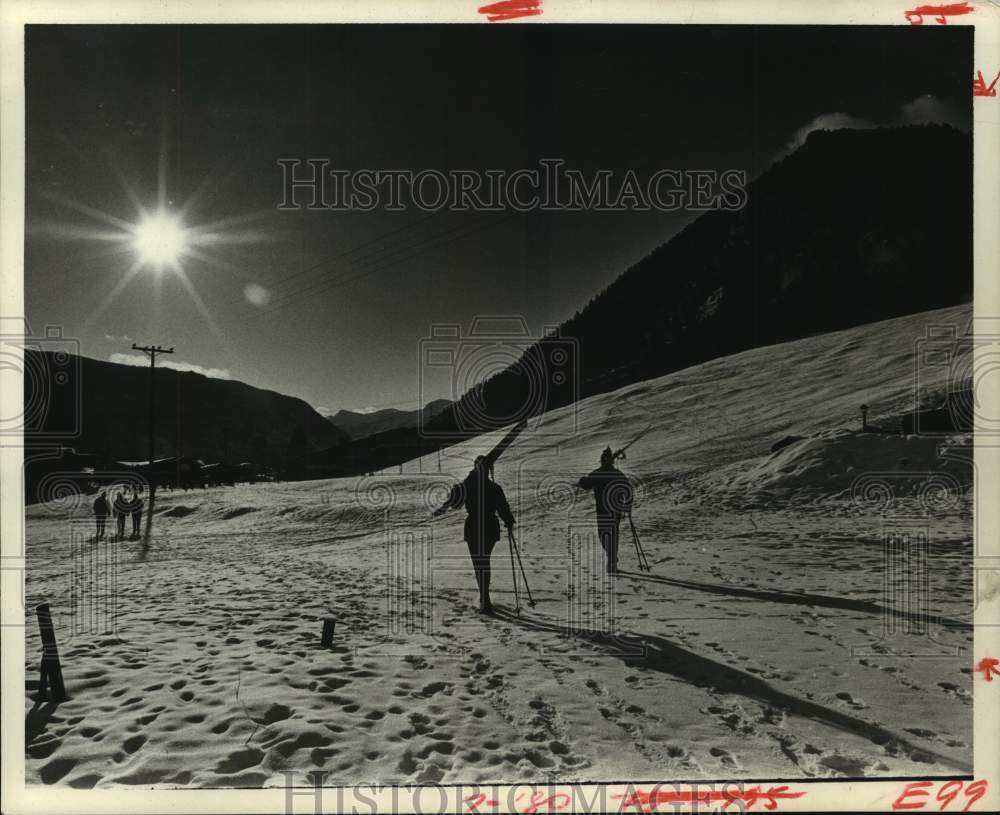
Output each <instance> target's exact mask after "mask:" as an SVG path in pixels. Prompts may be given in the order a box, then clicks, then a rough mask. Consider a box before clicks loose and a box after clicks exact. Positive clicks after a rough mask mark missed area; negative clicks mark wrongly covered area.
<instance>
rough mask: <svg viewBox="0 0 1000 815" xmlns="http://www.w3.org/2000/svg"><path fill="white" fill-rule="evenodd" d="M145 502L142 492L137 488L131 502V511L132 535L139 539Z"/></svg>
mask: <svg viewBox="0 0 1000 815" xmlns="http://www.w3.org/2000/svg"><path fill="white" fill-rule="evenodd" d="M143 506H144V502H143V500H142V494H141V493H140V492H139V490H138V489H137V490H136V491H135V492H134V493H133V494H132V500H131V501H130V502H129V511H130V512H131V514H132V537H133V539H135V540H138V539H139V528H140V527H141V526H142V509H143Z"/></svg>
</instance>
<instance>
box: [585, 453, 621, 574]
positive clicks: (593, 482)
mask: <svg viewBox="0 0 1000 815" xmlns="http://www.w3.org/2000/svg"><path fill="white" fill-rule="evenodd" d="M577 486H578V487H579V488H580V489H583V490H593V491H594V502H595V504H596V509H597V536H598V539H599V540H600V541H601V546H602V547H603V548H604V552H605V554H606V555H607V558H608V574H617V573H618V524H619V523H621V519H622V516H623V515H625V514H626V513H628V512H629V511H631V509H632V484H631V483H630V482H629V480H628V478H626V477H625V475H623V474H622V472H621V470H619V469H618V468H617V467H615V454H614V453H612V452H611V448H610V447H606V448H605V449H604V452H603V453H601V466H600V467H598V468H597V469H596V470H594V471H593V472H592V473H590V475H585V476H584V477H583V478H581V479H580V480H579V481H578V482H577Z"/></svg>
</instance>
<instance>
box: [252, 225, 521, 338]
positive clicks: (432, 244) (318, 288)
mask: <svg viewBox="0 0 1000 815" xmlns="http://www.w3.org/2000/svg"><path fill="white" fill-rule="evenodd" d="M516 215H520V213H519V212H512V213H510V214H509V215H507V216H506V217H504V218H501V219H499V220H492V219H488V220H487V221H486V222H483V221H480V222H479V223H478V224H476V225H475V226H474V227H472V228H471V229H469V228H466V227H465V226H462V227H457V228H455V229H452V230H448V231H446V232H444V233H441V234H440V235H435V236H433V237H431V238H429V239H428V240H426V241H423V242H422V243H417V244H415V245H414V246H410V247H407V250H412V249H416V248H419V247H421V246H423V245H425V244H429V246H428V247H427V250H426V251H430V250H432V249H436V248H439V247H441V246H446V245H448V244H451V243H454V242H455V241H457V240H461V239H462V238H466V237H468V236H469V235H472V234H474V233H476V232H480V231H482V230H483V229H487V228H492V227H495V226H499V225H500V224H502V223H505V222H507V221H509V220H510V219H511V218H513V217H515V216H516ZM460 229H466V231H465V232H464V233H462V234H459V235H456V236H455V237H454V238H452V239H451V240H445V241H442V240H440V239H441V238H444V237H446V236H447V235H450V234H452V233H454V232H456V231H458V230H460ZM418 254H422V252H415V253H413V254H408V255H404V256H403V257H400V258H398V259H395V260H392V261H391V262H389V263H386V264H384V265H382V266H376V268H374V269H369V270H367V271H365V272H362V273H360V274H357V275H354V276H353V277H347V278H341V279H338V278H334V279H333V280H324V281H319V282H318V283H314V284H310V285H309V286H307V287H306V288H304V289H301V290H299V291H297V292H291V293H289V294H288V295H286V299H285V300H284V301H279V302H278V303H277V304H273V305H272V306H271V307H270V308H267V309H265V310H263V311H259V312H257V313H255V314H250V315H249V316H247V317H239V318H235V317H234V318H233V319H241V320H246V319H257V318H260V317H266V316H268V315H270V314H273V313H275V312H276V311H280V310H281V309H283V308H286V307H287V306H290V305H294V304H295V303H298V302H301V301H302V300H303V299H305V298H308V297H312V296H314V295H316V294H319V293H320V292H323V291H328V290H331V289H334V288H337V287H338V286H344V285H347V284H348V283H353V282H355V281H357V280H362V279H364V278H366V277H370V276H371V275H373V274H377V273H379V272H381V271H384V270H385V269H388V268H391V267H392V266H396V265H398V264H399V263H403V262H404V261H407V260H410V259H412V258H414V257H416V256H417V255H418ZM381 260H384V258H382V259H380V260H379V261H376V263H379V262H381Z"/></svg>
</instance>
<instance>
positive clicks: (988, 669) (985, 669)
mask: <svg viewBox="0 0 1000 815" xmlns="http://www.w3.org/2000/svg"><path fill="white" fill-rule="evenodd" d="M993 84H994V85H995V84H996V79H994V80H993ZM991 87H992V86H991ZM993 95H994V96H995V95H996V91H994V92H993ZM998 665H1000V659H996V658H995V657H983V658H982V659H981V660H979V662H978V663H976V670H977V671H982V674H983V679H985V680H986V681H987V682H992V681H993V677H994V676H1000V668H998V667H997V666H998Z"/></svg>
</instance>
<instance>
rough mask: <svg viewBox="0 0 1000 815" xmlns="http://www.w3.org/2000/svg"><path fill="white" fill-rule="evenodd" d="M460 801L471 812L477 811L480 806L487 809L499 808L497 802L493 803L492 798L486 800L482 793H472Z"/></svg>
mask: <svg viewBox="0 0 1000 815" xmlns="http://www.w3.org/2000/svg"><path fill="white" fill-rule="evenodd" d="M462 800H463V801H464V802H465V803H466V804H468V805H469V809H471V810H472V811H473V812H476V811H478V808H479V807H480V806H488V807H498V806H500V802H499V801H495V800H493V799H492V798H487V797H486V794H485V793H482V792H480V793H475V792H474V793H472V795H469V796H468V797H466V798H463V799H462Z"/></svg>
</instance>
